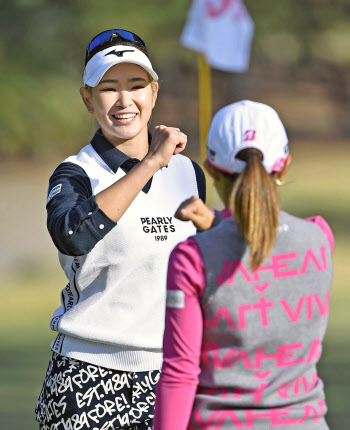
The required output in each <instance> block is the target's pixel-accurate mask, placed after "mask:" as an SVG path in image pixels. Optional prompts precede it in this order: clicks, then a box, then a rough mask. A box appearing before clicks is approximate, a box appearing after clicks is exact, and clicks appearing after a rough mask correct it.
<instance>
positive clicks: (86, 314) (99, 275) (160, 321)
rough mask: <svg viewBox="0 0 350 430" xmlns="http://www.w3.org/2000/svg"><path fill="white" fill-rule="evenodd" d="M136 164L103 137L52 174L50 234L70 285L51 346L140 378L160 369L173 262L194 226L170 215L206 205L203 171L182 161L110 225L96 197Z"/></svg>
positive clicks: (53, 323)
mask: <svg viewBox="0 0 350 430" xmlns="http://www.w3.org/2000/svg"><path fill="white" fill-rule="evenodd" d="M138 162H139V160H136V159H131V158H129V157H128V156H127V155H125V154H124V153H122V152H121V151H119V150H118V149H117V148H115V147H114V146H113V145H111V144H110V143H109V142H108V141H107V140H106V139H105V138H104V137H103V136H102V134H101V133H100V131H98V132H97V133H96V134H95V136H94V138H93V139H92V141H91V144H90V145H87V146H86V147H84V148H83V149H82V150H81V151H80V153H79V154H78V155H76V156H72V157H69V158H68V159H67V160H65V161H64V162H63V163H62V164H60V165H59V166H58V167H57V169H56V170H55V171H54V173H53V175H52V177H51V178H50V185H49V190H48V204H47V210H48V229H49V232H50V234H51V237H52V239H53V241H54V243H55V245H56V247H57V248H58V250H59V259H60V264H61V266H62V268H63V270H64V271H65V274H66V276H67V278H68V281H69V283H68V285H67V286H66V287H65V288H64V289H63V291H62V293H61V306H60V307H59V308H58V309H57V310H56V312H55V313H54V315H53V318H52V320H51V328H52V329H53V330H56V331H58V332H59V334H58V336H57V337H56V339H55V340H54V341H53V342H52V345H51V348H52V349H53V350H54V351H55V352H58V353H60V354H62V355H65V356H68V357H72V358H75V359H79V360H82V361H86V362H89V363H93V364H97V365H100V366H104V367H108V368H113V369H118V370H125V371H135V372H137V371H147V370H154V369H159V368H160V367H161V361H162V353H161V345H162V336H163V329H164V311H165V283H166V271H167V261H168V257H169V254H170V252H171V250H172V249H173V248H174V246H175V245H176V244H177V243H178V242H180V241H182V240H184V239H186V238H187V237H188V236H190V235H192V234H194V233H195V230H194V227H193V224H192V223H190V222H181V221H179V220H176V219H174V213H175V210H176V209H177V208H178V206H179V205H180V204H181V202H182V201H183V200H185V199H187V198H189V197H191V196H193V195H196V196H200V197H201V198H202V199H203V200H204V199H205V179H204V174H203V172H202V170H201V169H200V167H199V166H198V165H196V164H195V163H193V162H192V161H191V160H189V159H188V158H186V157H184V156H182V155H176V156H173V157H172V159H171V161H170V162H169V164H168V166H167V167H164V168H163V169H160V170H159V171H158V172H156V173H155V175H154V176H153V177H152V178H151V179H150V181H149V182H148V183H147V184H146V186H145V187H144V188H143V190H142V191H141V192H140V193H139V194H138V195H137V197H136V199H135V200H134V201H133V202H132V204H131V205H130V207H129V208H128V209H127V211H126V212H125V214H124V215H123V216H122V218H121V219H120V220H119V222H118V223H114V222H113V221H112V220H110V219H109V218H108V217H107V216H106V215H105V214H104V213H103V211H101V210H100V209H99V208H98V206H97V204H96V201H95V197H94V196H95V195H96V194H98V193H99V192H101V191H102V190H104V189H105V188H107V187H109V186H110V185H112V184H113V183H115V182H116V181H117V180H119V179H120V178H122V177H123V176H124V175H125V174H126V173H127V172H128V171H129V170H130V169H131V168H132V167H133V166H135V165H136V164H137V163H138Z"/></svg>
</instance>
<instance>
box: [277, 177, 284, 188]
mask: <svg viewBox="0 0 350 430" xmlns="http://www.w3.org/2000/svg"><path fill="white" fill-rule="evenodd" d="M276 184H277V185H278V186H279V187H280V186H281V185H284V179H283V178H282V179H278V178H276Z"/></svg>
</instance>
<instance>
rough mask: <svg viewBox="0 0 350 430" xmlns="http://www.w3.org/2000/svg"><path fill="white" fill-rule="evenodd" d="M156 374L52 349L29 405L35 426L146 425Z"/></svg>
mask: <svg viewBox="0 0 350 430" xmlns="http://www.w3.org/2000/svg"><path fill="white" fill-rule="evenodd" d="M159 375H160V371H159V370H153V371H149V372H122V371H118V370H113V369H107V368H105V367H100V366H96V365H92V364H89V363H85V362H82V361H79V360H74V359H72V358H69V357H64V356H62V355H59V354H57V353H55V352H54V353H53V355H52V357H51V360H50V363H49V367H48V369H47V373H46V378H45V381H44V385H43V388H42V390H41V393H40V396H39V399H38V403H37V405H36V408H35V414H36V420H37V421H39V423H40V430H116V429H123V430H131V429H133V430H151V429H152V420H153V416H154V415H153V410H154V403H155V387H156V384H157V382H158V380H159Z"/></svg>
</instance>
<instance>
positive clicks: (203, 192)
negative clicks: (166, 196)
mask: <svg viewBox="0 0 350 430" xmlns="http://www.w3.org/2000/svg"><path fill="white" fill-rule="evenodd" d="M191 161H192V164H193V168H194V171H195V173H196V179H197V187H198V195H199V198H200V199H202V200H203V202H204V203H205V200H206V196H207V189H206V182H205V175H204V172H203V170H202V169H201V168H200V167H199V165H198V164H197V163H196V162H195V161H193V160H191Z"/></svg>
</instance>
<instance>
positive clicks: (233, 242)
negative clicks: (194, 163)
mask: <svg viewBox="0 0 350 430" xmlns="http://www.w3.org/2000/svg"><path fill="white" fill-rule="evenodd" d="M194 239H195V240H196V242H197V244H198V245H199V248H200V251H201V254H202V256H203V261H204V264H205V269H206V280H207V283H206V289H205V292H204V296H203V298H202V300H201V306H202V311H203V319H204V324H203V341H202V352H201V374H200V377H199V385H198V389H197V394H196V398H195V403H194V407H193V411H192V417H191V425H190V428H191V429H193V430H199V429H200V430H203V429H206V430H208V429H215V430H219V429H220V430H232V429H254V430H267V429H276V430H278V429H286V428H289V429H291V430H327V429H328V426H327V424H326V421H325V419H324V415H325V413H326V410H327V407H326V402H325V396H324V390H323V383H322V381H321V380H320V378H319V377H318V374H317V369H316V364H317V362H318V361H319V359H320V356H321V351H322V340H323V337H324V334H325V331H326V327H327V321H328V312H329V292H330V288H331V282H332V258H331V251H330V247H329V244H328V241H327V238H326V236H325V235H324V233H323V231H322V230H321V229H320V227H319V226H318V225H317V224H315V223H313V222H309V221H305V220H302V219H300V218H296V217H293V216H291V215H289V214H287V213H285V212H280V224H279V228H278V235H277V240H276V243H275V246H274V248H273V250H272V252H271V255H270V256H269V257H268V258H267V259H266V260H265V261H264V263H263V265H262V266H261V267H260V268H259V270H258V271H257V272H255V273H252V272H251V271H250V269H249V248H248V247H247V246H246V244H245V241H244V238H243V236H242V234H241V232H240V230H239V228H238V226H237V224H236V221H235V220H234V219H232V218H228V219H225V220H223V221H222V222H221V223H220V224H219V225H218V226H217V227H216V228H213V229H212V230H209V231H207V232H204V233H200V234H197V235H196V236H195V237H194Z"/></svg>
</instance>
